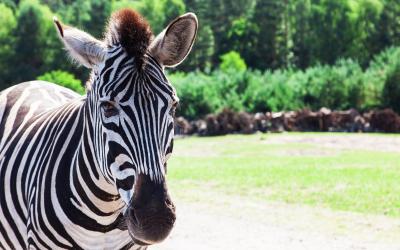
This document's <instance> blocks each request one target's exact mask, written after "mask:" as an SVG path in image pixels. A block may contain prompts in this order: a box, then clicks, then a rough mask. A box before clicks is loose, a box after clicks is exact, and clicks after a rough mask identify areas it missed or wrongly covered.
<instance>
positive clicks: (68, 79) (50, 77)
mask: <svg viewBox="0 0 400 250" xmlns="http://www.w3.org/2000/svg"><path fill="white" fill-rule="evenodd" d="M37 79H38V80H42V81H48V82H52V83H56V84H58V85H60V86H63V87H66V88H69V89H71V90H73V91H75V92H77V93H79V94H81V95H83V94H84V93H85V89H84V88H83V87H82V84H81V81H79V80H78V79H76V78H75V77H74V75H72V74H70V73H68V72H65V71H61V70H55V71H50V72H48V73H45V74H44V75H41V76H38V77H37Z"/></svg>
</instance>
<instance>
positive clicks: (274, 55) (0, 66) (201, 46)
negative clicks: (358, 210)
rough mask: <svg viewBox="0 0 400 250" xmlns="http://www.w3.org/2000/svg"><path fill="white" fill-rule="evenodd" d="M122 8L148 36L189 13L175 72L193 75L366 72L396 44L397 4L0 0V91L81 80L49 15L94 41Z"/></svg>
mask: <svg viewBox="0 0 400 250" xmlns="http://www.w3.org/2000/svg"><path fill="white" fill-rule="evenodd" d="M124 7H131V8H134V9H136V10H138V11H139V12H140V13H141V14H142V15H144V16H145V17H146V18H147V20H148V21H149V23H150V24H151V26H152V29H153V31H154V33H155V34H157V33H159V32H161V30H162V29H163V28H164V27H165V26H166V25H167V24H168V23H169V22H170V21H171V20H173V19H174V18H175V17H176V16H178V15H180V14H183V13H185V12H188V11H192V12H195V13H196V14H197V15H198V18H199V22H200V30H199V33H198V37H197V41H196V43H195V46H194V48H193V51H192V53H191V54H190V56H189V57H188V59H187V60H186V61H185V62H184V64H183V65H181V66H179V68H178V69H176V70H179V71H183V72H186V73H189V72H198V74H199V75H201V74H204V75H213V74H214V75H215V73H213V72H216V71H220V68H229V67H230V66H231V65H232V67H233V68H235V67H237V66H235V64H240V65H242V64H243V65H242V66H240V65H239V67H240V68H243V67H244V68H247V69H249V70H250V71H251V72H253V71H254V72H267V73H260V74H261V75H264V76H265V75H269V74H272V72H278V73H277V74H278V75H279V72H294V71H296V70H297V71H299V72H310V70H309V69H312V68H319V69H324V67H329V66H331V67H335V65H338V63H339V64H340V60H344V59H346V60H352V62H354V64H356V65H358V66H357V70H358V69H359V70H361V71H363V72H364V71H365V72H366V71H368V68H371V67H370V66H371V63H372V62H373V58H376V57H377V55H378V54H380V53H384V51H385V50H386V49H388V48H390V47H396V46H400V0H237V1H230V0H212V1H211V0H141V1H129V0H120V1H117V0H111V1H110V0H74V1H72V0H22V1H19V0H0V13H1V15H0V90H1V89H4V88H6V87H8V86H10V85H13V84H16V83H18V82H22V81H27V80H32V79H37V78H40V79H47V80H51V79H53V78H51V77H53V76H54V77H55V78H56V79H59V80H60V81H63V79H69V80H66V81H67V82H71V81H73V84H74V85H77V84H76V80H75V79H73V78H74V77H75V78H77V79H78V80H81V81H84V80H85V79H86V78H87V74H88V71H87V70H86V69H83V68H79V67H76V66H74V65H72V64H71V63H70V62H69V60H67V57H66V55H65V51H64V50H63V49H62V44H61V43H60V41H59V39H58V38H57V33H56V31H55V29H54V27H53V23H52V17H53V15H56V16H58V17H59V19H60V20H62V21H63V22H64V23H66V24H70V25H73V26H76V27H79V28H81V29H83V30H85V31H87V32H89V33H90V34H92V35H93V36H95V37H97V38H101V37H102V33H103V29H104V25H105V23H106V21H107V19H108V17H109V16H110V14H111V13H112V11H114V10H118V9H121V8H124ZM224 58H228V59H227V60H224ZM224 62H225V65H223V64H224ZM351 65H353V64H351ZM358 67H359V68H358ZM49 72H50V73H49ZM57 72H60V74H57ZM63 72H69V73H71V74H72V75H73V76H70V75H69V76H66V75H65V74H64V73H63ZM172 72H176V71H175V70H172ZM225 72H226V71H225ZM268 72H269V73H268ZM46 73H47V74H46ZM194 74H195V73H194ZM178 75H179V74H178ZM49 77H50V78H49ZM71 77H72V79H70V78H71ZM260 78H262V79H266V80H268V77H260ZM260 84H264V82H263V83H262V82H260ZM381 85H382V84H381ZM264 109H265V107H264Z"/></svg>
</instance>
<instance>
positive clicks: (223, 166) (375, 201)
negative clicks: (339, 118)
mask: <svg viewBox="0 0 400 250" xmlns="http://www.w3.org/2000/svg"><path fill="white" fill-rule="evenodd" d="M336 136H337V134H318V133H317V134H315V133H310V134H257V135H250V136H244V135H231V136H223V137H208V138H198V137H190V138H184V139H178V140H176V142H175V148H174V154H173V157H172V158H171V160H170V162H169V165H168V175H169V177H168V179H169V185H170V187H171V190H172V193H173V194H175V195H178V196H185V194H189V195H186V198H190V196H192V198H196V197H195V196H196V194H199V197H204V194H213V195H214V196H215V195H216V196H218V195H232V196H234V197H239V198H240V197H243V198H244V197H246V198H249V199H255V200H272V201H283V202H287V203H294V204H309V205H312V206H321V207H327V208H331V209H334V210H343V211H353V212H361V213H372V214H381V215H388V216H391V217H400V153H399V152H395V151H388V150H382V149H381V148H380V147H381V145H379V144H376V149H374V144H373V143H372V148H371V146H370V147H366V148H364V147H363V144H364V143H365V142H368V141H369V140H374V139H382V140H383V142H381V144H382V145H386V144H387V143H386V142H385V140H386V139H390V138H392V137H396V138H399V137H398V136H395V135H368V136H365V135H363V136H362V137H357V136H358V135H343V134H341V135H340V136H341V137H344V138H342V140H341V143H343V141H344V142H346V138H347V136H348V138H352V141H350V142H349V143H348V145H345V147H342V145H337V144H335V140H334V139H335V138H336ZM293 138H295V140H291V139H293ZM296 138H300V139H298V140H296ZM357 138H362V140H358V139H357ZM315 139H318V140H317V141H316V140H315ZM354 139H355V140H354ZM325 141H328V142H333V143H325ZM354 141H355V142H356V143H355V142H354ZM352 144H354V145H352ZM356 144H357V145H356ZM353 146H354V147H353ZM201 194H203V195H201Z"/></svg>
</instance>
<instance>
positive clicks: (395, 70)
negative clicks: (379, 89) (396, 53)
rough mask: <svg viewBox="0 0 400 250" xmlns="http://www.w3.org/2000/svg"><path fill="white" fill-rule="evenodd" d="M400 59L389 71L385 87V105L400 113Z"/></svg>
mask: <svg viewBox="0 0 400 250" xmlns="http://www.w3.org/2000/svg"><path fill="white" fill-rule="evenodd" d="M399 100H400V61H399V62H397V63H396V64H395V65H393V66H392V68H391V69H389V70H388V72H387V77H386V79H385V85H384V89H383V105H384V106H385V107H390V108H392V109H393V110H394V111H396V112H397V113H400V101H399Z"/></svg>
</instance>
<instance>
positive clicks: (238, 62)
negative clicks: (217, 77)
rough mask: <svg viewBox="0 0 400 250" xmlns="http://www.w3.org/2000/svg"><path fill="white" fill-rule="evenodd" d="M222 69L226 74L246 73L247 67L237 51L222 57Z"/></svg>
mask: <svg viewBox="0 0 400 250" xmlns="http://www.w3.org/2000/svg"><path fill="white" fill-rule="evenodd" d="M219 67H220V69H221V70H222V71H225V72H232V71H239V72H243V71H246V69H247V66H246V63H245V62H244V60H243V58H242V57H241V56H240V54H239V53H238V52H236V51H231V52H228V53H226V54H224V55H222V56H221V64H220V65H219Z"/></svg>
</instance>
